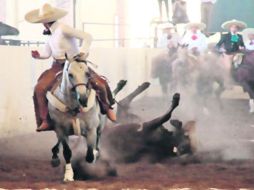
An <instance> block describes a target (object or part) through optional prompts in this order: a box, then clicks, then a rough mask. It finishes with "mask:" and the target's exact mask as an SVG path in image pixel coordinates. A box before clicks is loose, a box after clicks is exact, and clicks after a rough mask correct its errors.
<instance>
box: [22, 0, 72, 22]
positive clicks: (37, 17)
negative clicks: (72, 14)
mask: <svg viewBox="0 0 254 190" xmlns="http://www.w3.org/2000/svg"><path fill="white" fill-rule="evenodd" d="M67 13H68V12H67V11H65V10H63V9H59V8H55V7H52V6H51V5H50V4H47V3H46V4H44V5H43V6H42V7H41V8H40V9H35V10H32V11H30V12H28V13H27V14H26V15H25V19H26V21H28V22H31V23H49V22H53V21H56V20H58V19H60V18H62V17H64V16H65V15H67Z"/></svg>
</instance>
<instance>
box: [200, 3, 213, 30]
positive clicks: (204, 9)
mask: <svg viewBox="0 0 254 190" xmlns="http://www.w3.org/2000/svg"><path fill="white" fill-rule="evenodd" d="M215 3H216V0H201V21H202V22H203V23H205V24H206V26H207V27H208V26H209V24H210V19H211V14H212V11H213V6H214V4H215ZM204 32H205V34H206V35H209V34H208V33H207V28H206V29H205V30H204Z"/></svg>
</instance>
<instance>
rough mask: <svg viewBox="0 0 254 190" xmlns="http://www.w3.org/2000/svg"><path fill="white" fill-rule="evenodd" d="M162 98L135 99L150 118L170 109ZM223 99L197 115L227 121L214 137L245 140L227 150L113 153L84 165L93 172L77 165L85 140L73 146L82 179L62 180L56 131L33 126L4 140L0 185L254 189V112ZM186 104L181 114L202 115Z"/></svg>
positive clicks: (0, 142) (103, 189)
mask: <svg viewBox="0 0 254 190" xmlns="http://www.w3.org/2000/svg"><path fill="white" fill-rule="evenodd" d="M169 100H170V99H169ZM164 101H165V100H161V99H156V98H146V99H145V100H139V101H137V102H136V103H135V106H134V107H135V109H134V111H135V112H136V113H138V114H139V115H142V116H143V119H146V120H147V119H148V118H152V117H153V116H155V115H158V114H160V113H163V111H162V112H159V113H158V107H160V110H166V109H167V107H168V106H167V104H165V103H163V102H164ZM147 102H149V106H148V104H147ZM224 105H225V107H224V109H223V111H221V112H220V114H219V115H216V116H213V114H214V113H216V111H214V110H213V111H211V113H210V116H209V117H208V116H204V115H202V114H200V115H199V116H200V118H204V117H208V119H207V120H208V121H207V120H206V122H203V124H204V123H207V122H208V123H210V124H211V123H214V125H216V122H215V120H221V122H220V124H222V125H224V124H225V125H227V126H228V127H227V128H221V130H217V129H214V130H213V131H212V132H214V133H212V132H211V133H210V134H209V135H210V139H214V138H215V136H216V134H218V135H221V134H225V133H227V134H228V135H227V137H229V138H226V139H233V140H237V141H234V142H237V143H236V144H237V145H239V144H241V146H235V145H234V144H233V145H232V147H230V146H224V147H226V148H225V149H226V151H225V152H224V153H223V154H222V153H221V152H222V151H224V149H218V148H211V149H207V150H205V151H204V152H202V153H200V154H197V155H196V156H193V157H189V158H174V159H166V160H164V161H163V162H157V163H151V162H148V161H147V160H146V159H144V160H142V161H139V162H137V163H114V162H112V163H111V160H113V158H112V159H110V156H111V157H114V155H110V156H109V160H108V161H107V163H104V162H102V161H99V162H98V163H97V165H96V166H86V167H85V168H89V171H88V173H89V172H90V174H84V171H80V170H79V167H83V166H82V164H84V163H83V160H84V157H85V155H84V153H85V145H82V146H81V147H79V148H77V150H74V151H73V155H74V158H73V160H74V165H75V166H74V170H75V171H76V178H78V179H79V180H77V181H75V182H72V183H63V182H62V178H63V167H64V165H63V162H62V164H61V166H60V167H58V168H52V167H51V165H50V159H51V152H50V149H51V147H52V146H53V144H54V143H55V142H56V137H55V135H54V133H51V132H45V133H40V134H38V133H35V132H34V133H31V134H27V135H23V136H17V137H12V138H4V139H1V140H0V188H6V189H17V188H18V189H43V188H54V189H101V190H107V189H125V190H127V189H130V190H132V189H133V190H134V189H152V190H159V189H179V188H180V189H188V188H189V189H195V190H198V189H201V190H203V189H212V188H217V189H230V190H231V189H240V188H245V189H254V159H253V155H254V143H253V144H252V142H251V141H250V140H251V139H252V137H253V136H254V128H253V127H252V124H254V119H253V116H251V115H249V114H248V110H247V105H248V103H247V101H237V100H233V101H231V100H230V101H229V100H226V101H224ZM148 108H149V112H148V111H147V109H148ZM187 109H190V108H186V109H184V108H179V110H178V111H177V112H176V113H175V115H174V117H177V118H179V119H181V118H183V117H184V118H186V120H188V119H192V117H195V118H198V117H197V115H196V116H191V115H188V114H184V112H186V111H187ZM236 110H237V111H236ZM221 118H222V119H221ZM204 120H205V119H204ZM204 128H205V127H204ZM232 129H234V130H233V132H231V130H232ZM204 131H205V130H204ZM204 131H203V132H204ZM213 135H214V136H213ZM253 139H254V138H253ZM71 141H73V142H71V146H72V147H73V146H75V142H76V141H77V139H75V138H73V139H71ZM225 141H227V140H225ZM126 143H131V142H126ZM224 144H225V143H224ZM228 144H230V143H228ZM228 144H227V145H228ZM215 147H220V146H217V145H216V146H215ZM83 150H84V151H83ZM229 150H232V151H229ZM247 150H248V151H247ZM218 152H220V153H218ZM229 152H230V153H229ZM231 152H232V154H231ZM246 152H247V153H246ZM61 157H62V156H61ZM108 162H109V163H110V164H108ZM93 167H94V168H93ZM101 168H103V169H101ZM105 168H106V169H105ZM100 169H101V170H100ZM82 172H83V173H82Z"/></svg>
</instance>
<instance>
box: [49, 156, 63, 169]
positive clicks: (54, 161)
mask: <svg viewBox="0 0 254 190" xmlns="http://www.w3.org/2000/svg"><path fill="white" fill-rule="evenodd" d="M60 163H61V162H60V159H59V158H52V160H51V166H52V167H54V168H55V167H58V166H59V165H60Z"/></svg>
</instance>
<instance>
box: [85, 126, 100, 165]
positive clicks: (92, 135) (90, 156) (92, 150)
mask: <svg viewBox="0 0 254 190" xmlns="http://www.w3.org/2000/svg"><path fill="white" fill-rule="evenodd" d="M86 138H87V153H86V161H87V162H89V163H92V162H95V161H96V158H97V156H98V150H97V149H96V144H97V128H96V127H91V128H89V130H88V132H87V137H86Z"/></svg>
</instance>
